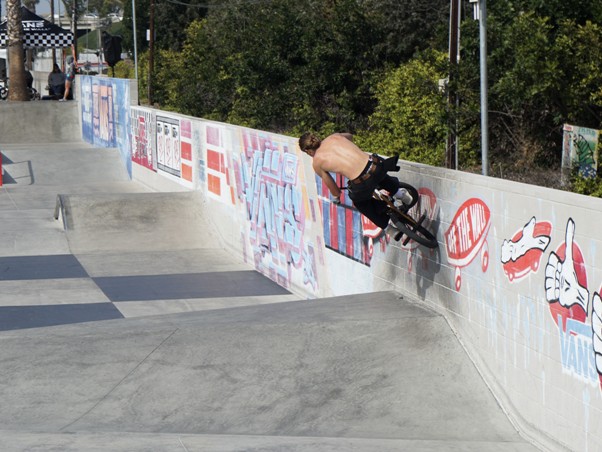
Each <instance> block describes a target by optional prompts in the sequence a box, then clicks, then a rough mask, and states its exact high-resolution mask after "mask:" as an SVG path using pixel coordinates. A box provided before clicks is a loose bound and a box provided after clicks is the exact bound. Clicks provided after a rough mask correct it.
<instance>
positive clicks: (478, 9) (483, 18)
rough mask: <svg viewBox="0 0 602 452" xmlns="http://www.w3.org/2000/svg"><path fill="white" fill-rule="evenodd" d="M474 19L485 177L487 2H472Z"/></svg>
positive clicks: (487, 146) (487, 130) (487, 128)
mask: <svg viewBox="0 0 602 452" xmlns="http://www.w3.org/2000/svg"><path fill="white" fill-rule="evenodd" d="M470 3H472V5H473V8H474V19H475V20H478V21H479V59H480V67H481V166H482V173H483V176H487V174H488V172H489V155H488V153H489V119H488V108H489V106H488V103H487V0H470Z"/></svg>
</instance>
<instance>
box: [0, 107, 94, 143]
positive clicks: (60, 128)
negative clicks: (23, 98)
mask: <svg viewBox="0 0 602 452" xmlns="http://www.w3.org/2000/svg"><path fill="white" fill-rule="evenodd" d="M79 114H80V111H79V103H78V102H73V101H70V102H58V101H32V102H0V117H1V118H2V120H1V121H0V143H28V144H32V143H69V142H74V141H80V140H81V137H82V131H81V130H82V129H81V125H80V120H79Z"/></svg>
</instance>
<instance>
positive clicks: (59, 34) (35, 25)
mask: <svg viewBox="0 0 602 452" xmlns="http://www.w3.org/2000/svg"><path fill="white" fill-rule="evenodd" d="M21 16H22V20H21V23H22V24H23V47H24V48H25V49H53V48H55V49H56V48H62V47H69V46H70V45H71V44H72V43H73V33H71V32H70V31H67V30H65V29H63V28H61V27H59V26H58V25H55V24H53V23H51V22H48V21H47V20H46V19H43V18H42V17H40V16H37V15H35V14H34V13H32V12H31V11H29V10H28V9H27V8H25V7H24V6H22V7H21ZM6 25H7V23H6V21H4V22H2V23H1V24H0V47H6V46H7V44H8V36H7V33H6Z"/></svg>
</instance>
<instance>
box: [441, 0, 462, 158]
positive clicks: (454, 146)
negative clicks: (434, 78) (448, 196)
mask: <svg viewBox="0 0 602 452" xmlns="http://www.w3.org/2000/svg"><path fill="white" fill-rule="evenodd" d="M459 41H460V0H451V3H450V12H449V66H450V69H449V78H448V83H447V88H448V93H447V96H448V97H447V111H448V114H449V118H448V133H447V146H446V152H445V167H446V168H451V169H456V168H457V161H458V136H457V133H456V131H457V124H456V104H457V100H458V99H457V93H456V88H455V79H456V72H457V68H458V53H459V48H460V42H459Z"/></svg>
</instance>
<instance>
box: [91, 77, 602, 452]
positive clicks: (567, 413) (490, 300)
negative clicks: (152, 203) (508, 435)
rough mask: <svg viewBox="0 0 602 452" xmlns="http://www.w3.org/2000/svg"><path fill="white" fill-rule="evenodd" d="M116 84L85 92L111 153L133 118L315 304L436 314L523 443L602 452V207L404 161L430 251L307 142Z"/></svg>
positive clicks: (152, 151) (228, 229) (154, 149)
mask: <svg viewBox="0 0 602 452" xmlns="http://www.w3.org/2000/svg"><path fill="white" fill-rule="evenodd" d="M101 85H102V84H101ZM101 85H99V86H98V87H95V86H96V85H95V84H93V83H91V82H90V83H89V86H88V87H87V88H85V89H86V90H88V91H87V92H89V96H88V97H89V100H90V104H89V105H85V106H82V115H83V118H82V123H83V127H84V131H85V134H87V135H88V137H90V139H91V140H92V141H94V140H96V142H98V143H106V145H110V143H112V141H111V140H112V139H114V137H115V135H119V133H121V132H119V130H120V128H121V125H118V124H117V123H118V122H119V121H121V120H123V118H125V117H127V119H128V124H127V127H128V128H127V130H129V132H130V136H129V137H128V140H127V143H128V146H127V147H128V158H129V161H130V162H131V163H130V164H132V165H135V166H136V168H137V171H136V172H135V173H137V172H138V170H139V171H141V172H146V173H148V174H152V175H153V176H156V177H159V178H163V179H169V180H171V181H176V182H177V183H178V184H179V185H180V186H182V187H184V188H186V189H191V190H198V191H200V192H201V193H202V195H203V196H202V199H203V212H204V213H205V214H206V215H207V216H208V218H210V219H211V221H212V223H213V224H214V227H215V229H216V230H217V231H219V232H220V234H221V237H222V243H220V244H216V246H223V247H226V248H227V249H228V250H231V251H232V252H233V253H235V254H237V255H239V256H240V257H241V259H242V260H244V261H245V262H247V263H249V264H250V265H252V266H253V267H254V268H255V269H257V270H258V271H260V272H262V273H264V274H266V275H267V276H269V277H270V278H272V279H273V280H275V281H277V282H278V283H279V284H281V285H282V286H284V287H287V288H289V289H290V290H292V291H293V292H295V293H297V294H299V295H300V296H302V297H304V298H314V297H322V296H337V295H345V294H349V293H360V292H371V291H378V290H395V291H397V292H399V293H401V294H402V295H404V297H406V298H408V299H411V300H414V301H416V302H419V303H422V304H424V305H427V306H429V307H431V308H432V309H434V310H436V311H437V312H439V313H441V314H443V315H444V316H445V317H446V318H447V320H448V322H449V324H450V325H451V326H452V328H453V329H454V331H456V332H457V334H458V336H459V338H460V339H461V341H462V343H463V344H464V346H465V347H466V349H467V351H468V353H469V354H470V356H471V358H472V359H473V360H474V362H475V364H476V365H477V367H478V368H479V370H480V371H481V373H482V374H483V375H484V378H485V379H486V380H487V382H488V384H489V385H490V387H491V388H492V390H493V392H494V393H495V395H496V397H497V398H498V400H499V401H500V403H501V404H502V405H503V407H504V409H505V410H506V411H507V412H508V413H509V415H510V417H511V418H512V419H513V420H514V421H515V422H516V424H517V425H518V426H519V428H520V430H521V432H522V433H523V434H525V435H526V436H529V437H531V438H534V439H535V440H536V441H538V443H539V444H540V445H543V446H542V448H543V449H545V450H562V449H563V448H564V449H569V450H580V451H581V450H584V451H587V450H591V451H594V450H602V428H600V427H602V425H601V424H602V243H601V241H600V239H599V237H600V234H599V226H598V225H599V224H600V223H602V200H600V199H596V198H589V197H585V196H580V195H576V194H572V193H568V192H564V191H557V190H550V189H545V188H542V187H535V186H530V185H525V184H520V183H514V182H509V181H503V180H500V179H495V178H487V177H483V176H480V175H475V174H468V173H462V172H458V171H451V170H447V169H443V168H432V167H428V166H424V165H420V164H415V163H409V162H400V165H401V170H400V171H399V172H398V173H397V176H398V177H399V178H400V179H402V180H404V181H405V182H408V183H410V184H412V185H414V186H415V187H416V188H417V189H418V192H419V195H420V199H419V202H418V204H417V205H416V206H414V207H413V209H412V210H411V211H410V214H411V215H413V216H415V217H416V218H417V217H418V216H425V222H424V223H423V224H425V225H426V226H427V227H428V228H429V229H430V230H432V231H433V232H434V234H435V235H436V237H437V238H438V241H439V247H438V249H435V250H431V249H425V248H424V247H422V246H419V245H417V244H415V243H414V242H412V241H409V242H406V243H403V242H399V241H396V240H394V239H393V238H391V237H389V236H388V235H387V234H386V233H385V232H384V231H383V230H381V229H379V228H378V227H376V226H375V225H374V224H372V223H371V222H370V221H368V220H367V219H366V218H364V217H362V216H361V215H360V214H359V213H358V212H357V210H355V208H354V207H353V205H352V203H351V202H350V201H349V200H348V199H347V198H346V197H345V194H344V195H343V196H342V198H341V203H340V204H334V203H333V202H332V200H331V198H330V195H329V193H328V190H327V189H326V188H325V187H324V186H323V185H322V182H321V180H320V178H317V177H316V176H315V174H314V172H313V170H312V167H311V158H310V157H309V156H307V155H305V154H302V153H301V152H300V151H299V150H298V148H297V143H296V139H295V138H293V137H286V136H282V135H277V134H272V133H268V132H262V131H257V130H252V129H246V128H242V127H236V126H232V125H228V124H223V123H216V122H212V121H205V120H201V119H196V118H189V117H185V116H181V115H176V114H173V113H167V112H162V111H158V110H153V109H146V108H140V107H132V108H131V109H130V110H129V111H128V114H127V115H125V116H124V115H123V114H121V113H115V112H114V110H112V109H111V108H109V105H112V104H115V102H114V98H115V96H111V95H110V93H111V92H114V88H113V87H112V86H113V85H111V84H110V83H108V84H104V85H102V86H101ZM82 89H84V86H82ZM97 111H98V113H97ZM129 121H131V123H130V122H129ZM111 128H112V129H111ZM110 130H113V132H110ZM111 137H113V138H111ZM586 160H587V159H586ZM587 161H588V162H589V160H587ZM337 183H339V185H344V184H345V181H344V180H337ZM200 233H202V231H200Z"/></svg>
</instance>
